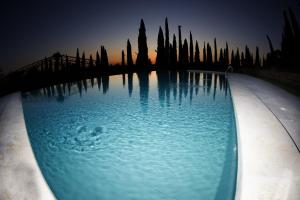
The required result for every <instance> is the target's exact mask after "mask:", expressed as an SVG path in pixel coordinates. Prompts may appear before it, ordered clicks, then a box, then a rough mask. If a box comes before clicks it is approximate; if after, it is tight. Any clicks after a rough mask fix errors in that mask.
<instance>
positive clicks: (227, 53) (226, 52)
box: [224, 42, 229, 66]
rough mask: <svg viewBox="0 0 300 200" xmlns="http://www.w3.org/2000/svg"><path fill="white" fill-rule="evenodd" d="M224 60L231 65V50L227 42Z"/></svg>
mask: <svg viewBox="0 0 300 200" xmlns="http://www.w3.org/2000/svg"><path fill="white" fill-rule="evenodd" d="M224 61H225V65H226V66H227V65H229V50H228V43H227V42H226V48H225V53H224Z"/></svg>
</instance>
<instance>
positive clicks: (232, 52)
mask: <svg viewBox="0 0 300 200" xmlns="http://www.w3.org/2000/svg"><path fill="white" fill-rule="evenodd" d="M230 63H231V65H232V66H235V58H234V51H233V49H232V50H231V61H230Z"/></svg>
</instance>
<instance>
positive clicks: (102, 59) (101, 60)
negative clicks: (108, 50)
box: [100, 46, 105, 67]
mask: <svg viewBox="0 0 300 200" xmlns="http://www.w3.org/2000/svg"><path fill="white" fill-rule="evenodd" d="M100 55H101V59H100V65H101V66H102V67H103V66H104V60H105V58H104V46H101V47H100Z"/></svg>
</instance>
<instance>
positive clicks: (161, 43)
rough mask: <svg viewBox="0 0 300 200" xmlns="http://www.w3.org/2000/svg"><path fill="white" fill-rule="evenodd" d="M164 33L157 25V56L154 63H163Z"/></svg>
mask: <svg viewBox="0 0 300 200" xmlns="http://www.w3.org/2000/svg"><path fill="white" fill-rule="evenodd" d="M164 60H165V58H164V34H163V31H162V29H161V27H159V31H158V37H157V56H156V65H157V66H162V65H163V64H164Z"/></svg>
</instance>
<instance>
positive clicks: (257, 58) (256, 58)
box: [255, 47, 260, 67]
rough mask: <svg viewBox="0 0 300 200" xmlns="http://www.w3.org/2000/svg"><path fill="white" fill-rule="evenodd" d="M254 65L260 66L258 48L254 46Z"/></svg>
mask: <svg viewBox="0 0 300 200" xmlns="http://www.w3.org/2000/svg"><path fill="white" fill-rule="evenodd" d="M255 67H260V58H259V49H258V47H256V52H255Z"/></svg>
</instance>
